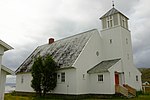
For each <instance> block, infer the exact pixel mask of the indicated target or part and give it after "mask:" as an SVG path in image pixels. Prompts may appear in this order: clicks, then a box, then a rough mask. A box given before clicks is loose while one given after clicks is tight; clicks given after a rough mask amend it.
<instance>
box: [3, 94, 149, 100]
mask: <svg viewBox="0 0 150 100" xmlns="http://www.w3.org/2000/svg"><path fill="white" fill-rule="evenodd" d="M57 98H61V97H57ZM4 100H66V98H64V99H56V98H50V97H48V98H38V97H31V96H29V97H27V96H13V95H11V94H5V99H4ZM67 100H77V99H75V98H68V99H67ZM80 100H81V99H80ZM82 100H127V99H121V98H117V99H116V98H115V99H114V98H112V99H82ZM128 100H150V95H139V96H138V97H135V98H131V99H128Z"/></svg>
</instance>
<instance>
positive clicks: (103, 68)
mask: <svg viewBox="0 0 150 100" xmlns="http://www.w3.org/2000/svg"><path fill="white" fill-rule="evenodd" d="M119 60H120V59H112V60H105V61H102V62H100V63H99V64H97V65H96V66H94V67H93V68H91V69H90V70H88V71H87V73H89V74H93V73H102V72H108V69H109V68H110V67H112V66H113V65H114V64H116V63H117V62H118V61H119Z"/></svg>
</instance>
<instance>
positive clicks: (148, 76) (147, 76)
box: [139, 68, 150, 82]
mask: <svg viewBox="0 0 150 100" xmlns="http://www.w3.org/2000/svg"><path fill="white" fill-rule="evenodd" d="M139 70H140V71H141V73H142V82H145V81H149V82H150V68H139Z"/></svg>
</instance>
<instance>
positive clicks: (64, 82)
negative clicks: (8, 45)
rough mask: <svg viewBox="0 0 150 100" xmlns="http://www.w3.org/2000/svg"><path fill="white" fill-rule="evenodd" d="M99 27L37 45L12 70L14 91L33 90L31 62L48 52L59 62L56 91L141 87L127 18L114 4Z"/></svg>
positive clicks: (127, 90) (124, 90) (124, 91)
mask: <svg viewBox="0 0 150 100" xmlns="http://www.w3.org/2000/svg"><path fill="white" fill-rule="evenodd" d="M100 20H101V21H102V30H101V32H100V33H99V31H98V30H97V29H92V30H89V31H86V32H83V33H79V34H76V35H73V36H70V37H66V38H64V39H61V40H57V41H54V39H53V38H50V39H49V43H47V44H44V45H41V46H38V47H37V48H36V49H35V50H34V51H33V52H32V54H31V55H30V56H29V57H28V58H27V59H26V60H25V61H24V62H23V63H22V64H21V65H20V67H19V68H18V69H17V70H16V75H17V79H16V91H19V92H34V91H33V89H32V88H31V80H32V76H31V66H32V65H33V61H34V59H35V58H36V57H38V56H39V55H40V56H45V55H47V54H50V55H51V56H52V57H53V59H54V60H55V61H56V62H57V64H58V65H59V66H60V69H59V70H58V71H57V86H56V88H55V90H54V91H53V93H56V94H72V95H79V94H115V93H121V94H123V95H125V96H128V95H129V94H130V95H131V94H132V95H135V90H136V91H139V90H141V89H142V85H141V73H140V72H139V70H138V69H137V68H136V67H135V65H134V63H133V53H132V43H131V33H130V30H129V28H128V20H129V19H128V18H127V17H126V16H125V15H124V14H122V13H121V12H120V11H118V10H117V9H115V8H114V7H113V8H112V9H110V10H109V11H108V12H107V13H106V14H104V15H103V16H102V17H101V18H100Z"/></svg>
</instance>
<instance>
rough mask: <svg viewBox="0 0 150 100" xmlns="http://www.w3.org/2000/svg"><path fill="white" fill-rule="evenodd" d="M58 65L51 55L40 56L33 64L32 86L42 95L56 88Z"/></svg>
mask: <svg viewBox="0 0 150 100" xmlns="http://www.w3.org/2000/svg"><path fill="white" fill-rule="evenodd" d="M56 70H57V65H56V63H55V61H54V60H53V59H52V57H51V56H50V55H47V56H46V57H45V58H43V59H42V58H41V57H38V58H37V59H36V60H35V62H34V64H33V66H32V76H33V80H32V84H31V86H32V88H33V89H34V90H35V91H36V93H38V94H39V95H40V96H41V94H43V96H45V95H46V93H48V92H50V91H52V90H54V88H55V87H56V82H57V74H56Z"/></svg>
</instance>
